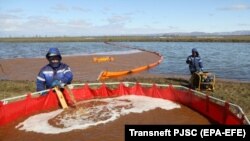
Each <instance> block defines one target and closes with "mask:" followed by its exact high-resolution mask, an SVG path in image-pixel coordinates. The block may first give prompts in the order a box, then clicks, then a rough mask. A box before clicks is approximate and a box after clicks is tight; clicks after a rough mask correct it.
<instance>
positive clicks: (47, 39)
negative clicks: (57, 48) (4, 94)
mask: <svg viewBox="0 0 250 141" xmlns="http://www.w3.org/2000/svg"><path fill="white" fill-rule="evenodd" d="M0 42H242V43H244V42H246V43H249V42H250V35H238V36H236V35H230V36H229V35H228V36H219V35H217V36H82V37H67V36H65V37H63V36H62V37H7V38H3V37H2V38H0Z"/></svg>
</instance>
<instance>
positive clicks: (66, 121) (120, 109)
mask: <svg viewBox="0 0 250 141" xmlns="http://www.w3.org/2000/svg"><path fill="white" fill-rule="evenodd" d="M87 102H102V104H97V105H94V106H92V107H87V108H86V107H85V109H84V112H82V110H79V111H76V112H74V113H71V114H68V115H67V114H66V115H65V114H64V115H63V116H62V115H60V114H61V113H62V112H63V110H61V109H60V110H56V111H53V112H49V113H42V114H38V115H34V116H31V117H29V118H28V119H26V120H25V121H24V122H22V123H20V124H18V125H17V126H16V128H18V129H19V130H24V131H33V132H37V133H44V134H58V133H64V132H69V131H72V130H75V129H86V128H88V127H90V126H95V125H98V124H102V123H108V122H110V121H114V120H116V119H118V118H119V117H120V116H122V115H126V114H129V113H142V112H144V111H149V110H153V109H156V108H162V109H165V110H171V109H174V108H180V105H178V104H176V103H174V102H172V101H169V100H164V99H160V98H152V97H146V96H136V95H127V96H120V97H116V98H105V99H96V100H89V101H85V102H84V103H87ZM80 109H81V108H80ZM56 116H60V117H61V118H60V122H59V124H60V125H63V128H59V127H55V126H52V125H50V124H49V123H48V121H49V120H50V119H52V118H54V117H56Z"/></svg>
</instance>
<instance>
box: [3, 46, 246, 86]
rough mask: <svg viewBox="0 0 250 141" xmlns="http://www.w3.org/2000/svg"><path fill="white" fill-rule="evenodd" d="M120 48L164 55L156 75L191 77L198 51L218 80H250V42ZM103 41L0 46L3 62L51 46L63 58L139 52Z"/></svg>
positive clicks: (39, 53) (37, 53) (33, 54)
mask: <svg viewBox="0 0 250 141" xmlns="http://www.w3.org/2000/svg"><path fill="white" fill-rule="evenodd" d="M116 44H117V46H119V45H121V46H124V45H126V46H130V47H135V48H140V49H146V50H149V51H156V52H158V53H160V54H161V55H163V57H164V61H163V62H162V63H161V64H160V65H159V66H157V67H155V68H153V69H151V70H149V71H150V73H155V74H175V75H188V74H189V70H188V65H187V64H186V62H185V61H186V58H187V56H189V55H190V54H191V50H192V48H197V50H198V51H199V54H200V56H201V58H202V60H203V65H204V70H205V71H209V72H213V73H214V74H215V75H216V77H218V78H224V79H236V80H241V81H248V82H249V81H250V74H249V73H250V43H217V42H216V43H210V42H116ZM117 46H112V45H109V44H105V43H102V42H42V43H0V59H10V58H34V57H39V58H40V57H45V54H46V53H47V51H48V49H49V48H50V47H58V48H59V50H60V51H61V53H62V55H65V56H66V55H67V56H70V55H91V54H105V55H107V54H124V53H134V52H138V50H135V49H128V48H120V47H117Z"/></svg>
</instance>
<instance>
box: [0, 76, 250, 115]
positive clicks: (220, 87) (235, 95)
mask: <svg viewBox="0 0 250 141" xmlns="http://www.w3.org/2000/svg"><path fill="white" fill-rule="evenodd" d="M110 81H115V80H110ZM124 81H132V82H147V83H159V84H178V85H183V86H187V85H188V80H186V79H183V78H130V79H126V80H124ZM0 92H1V94H0V99H3V98H7V97H13V96H17V95H23V94H26V93H31V92H35V82H31V81H7V80H2V81H0ZM208 94H209V95H211V96H214V97H217V98H220V99H222V100H226V101H228V102H231V103H235V104H237V105H239V106H240V107H242V109H243V111H244V112H245V113H246V115H247V117H248V118H249V119H250V105H249V102H250V83H243V82H229V81H217V82H216V86H215V91H214V92H208Z"/></svg>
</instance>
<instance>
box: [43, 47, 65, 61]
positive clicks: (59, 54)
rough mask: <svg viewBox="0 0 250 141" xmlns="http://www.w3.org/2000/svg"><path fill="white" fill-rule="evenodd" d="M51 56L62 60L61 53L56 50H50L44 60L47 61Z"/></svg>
mask: <svg viewBox="0 0 250 141" xmlns="http://www.w3.org/2000/svg"><path fill="white" fill-rule="evenodd" d="M52 56H59V57H60V60H61V59H62V56H61V53H60V51H59V49H58V48H50V49H49V51H48V53H47V54H46V58H47V59H49V57H52Z"/></svg>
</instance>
